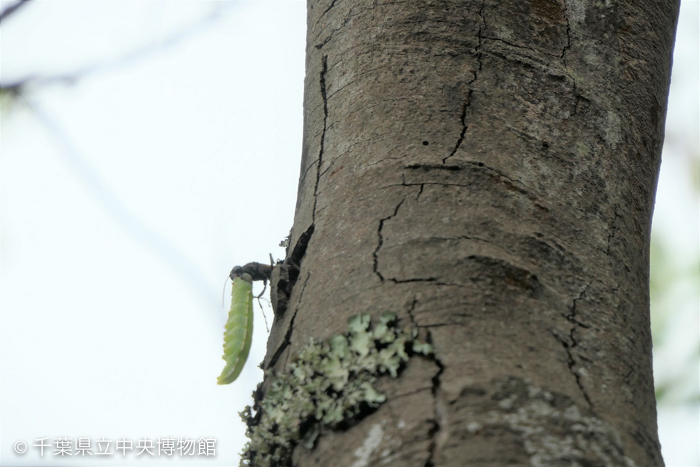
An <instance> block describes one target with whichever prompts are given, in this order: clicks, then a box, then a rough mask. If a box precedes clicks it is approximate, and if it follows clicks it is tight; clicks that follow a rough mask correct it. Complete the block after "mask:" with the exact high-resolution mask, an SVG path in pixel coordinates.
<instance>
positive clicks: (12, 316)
mask: <svg viewBox="0 0 700 467" xmlns="http://www.w3.org/2000/svg"><path fill="white" fill-rule="evenodd" d="M0 3H2V6H3V7H4V6H6V5H7V4H8V2H0ZM305 8H306V7H305V2H304V1H276V2H272V1H249V2H222V3H217V2H204V1H173V0H169V1H125V0H121V1H119V2H116V1H68V0H61V1H40V2H35V3H34V4H30V5H28V6H26V7H25V9H24V10H23V11H20V12H18V13H17V14H16V16H13V17H10V19H9V20H7V21H6V22H5V24H4V25H3V27H2V31H1V32H2V34H1V36H0V45H1V47H2V49H1V66H2V69H1V72H2V73H1V76H0V78H1V80H2V82H3V83H8V82H12V81H14V80H17V79H20V78H23V77H26V76H29V75H35V76H49V75H56V74H59V73H72V72H74V71H75V70H80V69H87V70H92V72H89V73H88V74H86V75H85V77H84V79H81V80H79V81H78V82H76V83H74V84H73V85H66V84H61V83H56V84H53V85H43V86H37V87H36V88H35V90H34V91H33V92H31V93H30V94H29V97H30V101H29V102H28V103H25V104H19V105H17V106H16V107H14V108H13V109H12V111H11V112H10V113H5V114H4V115H3V119H2V146H1V149H2V160H1V165H0V181H1V185H0V196H1V198H0V214H1V216H2V217H1V221H2V224H1V228H2V229H1V234H2V237H1V244H0V255H1V260H2V268H1V270H0V279H1V282H0V292H1V296H0V304H1V305H2V308H1V309H0V325H1V326H0V377H1V379H0V464H1V465H3V466H15V465H17V466H20V465H25V466H26V465H45V466H54V465H75V466H92V465H95V466H101V465H113V466H117V465H119V466H123V465H134V464H138V465H141V464H144V465H145V464H148V465H160V464H163V465H165V464H170V463H173V462H176V463H179V464H180V465H185V464H187V465H211V466H214V465H216V466H236V465H238V452H239V451H240V450H241V448H242V446H243V444H244V442H245V437H244V426H243V424H242V423H241V422H240V421H239V418H238V415H237V413H238V411H240V410H242V409H243V407H244V406H245V405H246V404H248V403H250V401H251V399H250V394H251V392H252V390H253V389H254V387H255V385H256V384H257V382H258V381H259V380H261V379H262V373H261V372H260V370H259V369H258V368H257V367H256V366H255V365H256V364H257V363H258V362H260V361H261V360H262V358H263V356H264V353H265V342H266V333H265V328H264V324H263V321H262V317H261V316H260V310H259V308H257V307H256V314H257V315H256V326H257V327H256V331H255V335H254V340H253V348H252V350H251V356H250V359H249V363H248V365H247V366H246V367H245V369H244V370H243V373H242V375H241V377H240V378H239V380H238V381H236V383H235V384H232V385H228V386H217V385H216V377H217V376H218V375H219V373H220V372H221V369H222V368H223V365H224V363H223V361H222V360H221V353H222V351H221V345H222V333H223V321H224V319H225V315H226V310H225V309H222V308H221V303H220V300H221V286H222V284H223V282H224V279H225V278H226V277H227V275H228V272H229V271H230V269H231V267H232V266H234V265H236V264H243V263H246V262H249V261H263V262H265V261H267V258H268V253H272V254H273V255H274V256H275V257H276V258H279V257H282V256H283V250H282V248H279V247H278V246H277V245H278V244H279V242H280V241H281V240H282V239H283V238H284V237H285V236H286V235H287V234H288V232H289V228H290V227H291V225H292V220H293V215H294V206H295V202H296V188H297V181H298V174H299V163H300V152H301V131H302V90H303V89H302V86H303V77H304V61H305V58H304V47H305V32H306V31H305V28H306V25H305V19H306V11H305ZM684 10H685V11H683V13H682V15H683V16H682V18H681V22H680V29H679V35H678V46H677V51H676V56H675V57H676V58H675V63H674V78H673V86H674V89H673V92H672V95H671V99H670V106H669V116H668V122H667V128H668V130H667V143H668V144H667V150H666V152H665V154H664V165H663V168H662V175H661V181H660V186H659V192H658V198H657V204H656V211H655V226H654V228H655V230H656V231H657V232H658V233H659V234H660V235H662V236H664V238H667V239H668V241H669V242H670V243H671V244H672V245H674V246H676V249H675V250H673V252H672V254H673V255H674V257H677V258H678V259H677V261H678V262H679V263H683V262H684V261H685V262H688V264H690V263H689V261H691V260H692V259H693V258H695V261H697V258H698V215H699V209H700V208H699V207H698V201H697V195H693V192H692V189H691V188H692V187H691V185H690V182H689V177H688V172H689V168H688V167H689V162H688V161H689V160H690V159H689V158H688V154H693V155H695V157H697V154H698V3H697V2H686V3H684ZM212 13H216V14H218V16H216V17H214V19H210V20H207V19H206V18H207V17H208V15H211V14H212ZM177 31H187V33H186V34H185V35H184V36H182V37H180V36H178V35H177V34H175V33H176V32H177ZM174 35H175V36H178V37H180V39H178V40H177V41H167V40H168V39H169V38H172V37H173V36H174ZM144 47H145V49H144ZM135 51H139V52H138V53H134V52H135ZM120 57H121V59H120ZM105 63H106V64H111V65H110V66H107V67H99V66H98V67H95V65H96V64H105ZM29 106H31V108H30V107H29ZM689 148H690V149H689ZM227 301H228V292H227ZM684 307H685V308H684V310H685V311H683V313H684V315H683V316H685V318H684V319H685V320H686V321H682V325H680V326H679V327H680V328H681V331H680V332H683V330H685V332H686V333H687V336H689V337H685V338H684V339H667V340H669V341H670V342H678V341H682V342H685V341H688V340H690V343H691V344H692V343H693V342H697V334H698V321H697V302H695V304H694V305H693V304H691V305H684ZM267 314H268V320H270V321H271V319H272V312H271V310H269V309H268V310H267ZM688 320H690V322H691V323H694V327H693V325H690V326H689V325H688ZM693 331H695V332H693ZM674 335H675V334H674ZM676 347H678V349H677V348H676ZM686 347H688V345H687V343H686V344H685V345H680V346H675V347H674V345H669V346H668V347H666V348H668V349H671V350H668V351H667V353H668V354H669V355H668V357H666V358H668V359H669V360H670V361H674V359H675V360H679V359H680V360H682V359H683V358H687V355H685V354H683V352H686V353H687V352H688V350H687V348H686ZM690 347H691V350H690V352H691V353H692V352H693V350H692V349H693V347H692V345H690ZM679 349H680V350H679ZM695 349H696V350H695V352H697V347H695ZM679 352H680V354H679ZM679 355H681V356H680V357H679ZM656 363H657V370H656V371H657V375H658V374H659V373H660V372H661V373H663V368H665V367H667V366H668V365H666V364H665V363H664V361H663V360H662V361H661V367H663V368H658V367H659V365H658V363H659V358H657V359H656ZM681 371H682V370H681ZM696 410H697V409H696ZM669 414H670V415H669ZM698 423H699V421H698V416H697V413H696V414H692V413H690V412H688V411H687V410H686V409H684V408H683V407H681V408H679V407H673V408H671V409H669V411H667V412H663V410H660V427H661V429H662V431H661V436H662V442H663V444H664V455H665V457H666V460H667V465H669V466H673V465H679V466H680V465H700V464H698V462H700V455H698V453H697V449H693V448H692V445H693V444H694V443H695V442H694V440H695V441H697V439H698V436H700V433H699V431H698ZM59 436H68V437H71V438H73V439H76V438H78V437H89V438H91V439H92V443H93V450H94V452H96V451H97V447H96V446H95V443H96V441H97V440H98V439H101V438H102V437H104V438H106V439H109V440H113V443H112V445H111V447H110V450H111V451H114V440H117V439H122V437H125V438H127V439H131V440H132V441H133V442H134V443H136V441H137V440H139V439H143V438H144V437H146V438H150V439H152V440H153V441H154V442H155V441H157V440H158V438H159V437H166V436H172V437H175V438H178V437H189V438H190V439H196V440H198V439H199V438H202V437H205V438H207V437H211V438H215V439H216V440H217V444H216V448H217V455H216V457H215V458H207V457H198V456H194V457H188V458H186V459H185V460H183V459H181V458H179V457H178V456H177V455H175V456H174V458H167V457H166V456H165V455H161V456H158V455H156V456H153V457H150V456H149V457H146V456H140V457H137V456H136V455H135V453H134V452H132V453H131V454H128V455H127V457H126V458H121V454H115V455H114V456H112V457H96V456H94V455H93V456H92V457H90V458H75V457H69V458H63V459H62V458H60V457H55V456H53V449H49V450H47V451H46V452H45V455H44V457H43V458H40V457H39V456H38V451H37V449H36V448H34V447H32V446H31V445H32V444H34V443H35V440H36V439H38V438H43V437H48V438H49V440H48V441H49V442H51V441H53V440H54V439H55V438H56V437H59ZM18 440H24V441H25V442H26V443H27V444H29V450H28V452H27V453H25V454H24V455H21V456H20V455H17V454H15V452H14V451H13V449H12V446H13V444H14V443H15V442H16V441H18ZM689 445H690V446H691V447H689ZM674 462H675V463H674Z"/></svg>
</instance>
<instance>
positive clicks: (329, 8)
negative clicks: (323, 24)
mask: <svg viewBox="0 0 700 467" xmlns="http://www.w3.org/2000/svg"><path fill="white" fill-rule="evenodd" d="M337 1H338V0H333V1H332V2H331V4H330V5H329V6H328V8H326V9H325V10H323V13H321V16H319V18H318V19H319V20H321V18H323V17H324V16H325V14H326V13H328V12H329V11H331V9H332V8H333V7H334V6H335V2H337Z"/></svg>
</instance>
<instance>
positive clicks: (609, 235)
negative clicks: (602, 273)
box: [605, 205, 621, 256]
mask: <svg viewBox="0 0 700 467" xmlns="http://www.w3.org/2000/svg"><path fill="white" fill-rule="evenodd" d="M613 209H614V214H615V217H613V220H612V222H611V223H610V230H611V232H610V233H609V234H608V242H607V243H608V245H607V247H606V248H605V254H606V255H607V256H610V244H611V243H612V239H613V238H615V233H616V232H617V231H618V230H619V227H615V224H616V223H617V220H618V219H619V218H620V217H621V216H620V214H618V212H617V205H615V206H614V208H613Z"/></svg>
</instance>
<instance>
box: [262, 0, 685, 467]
mask: <svg viewBox="0 0 700 467" xmlns="http://www.w3.org/2000/svg"><path fill="white" fill-rule="evenodd" d="M678 8H679V2H678V1H667V2H656V1H649V0H644V1H640V0H635V1H632V0H626V1H620V2H614V1H609V0H608V1H605V2H593V1H578V0H565V1H564V0H531V1H526V2H523V1H504V0H486V1H469V0H453V1H448V0H440V1H437V0H434V1H409V2H386V3H381V2H377V1H375V2H369V1H367V0H325V1H316V0H309V2H308V37H307V56H306V80H305V98H304V140H303V150H302V164H301V175H300V181H299V192H298V200H297V207H296V217H295V221H294V226H293V230H292V233H291V238H290V244H289V245H290V246H289V248H288V256H287V260H286V262H285V265H284V266H283V267H279V268H275V272H276V276H275V281H274V283H273V291H274V293H275V297H274V298H273V301H274V302H275V306H276V320H275V323H274V325H273V328H272V334H271V336H270V340H269V342H268V355H267V357H266V360H265V368H267V369H270V370H274V371H276V372H278V373H279V372H283V371H284V369H285V367H286V365H287V364H288V363H289V362H291V361H293V359H294V358H295V356H296V355H298V353H299V351H300V350H301V349H302V347H303V346H304V345H305V344H306V343H307V342H308V341H309V338H310V337H314V338H316V339H324V338H328V337H329V336H331V335H332V334H337V333H341V332H344V331H345V329H346V321H347V319H348V318H349V317H350V316H352V315H356V314H358V313H371V314H372V315H373V316H378V315H379V314H380V313H382V312H385V311H391V312H394V313H396V314H397V315H398V317H399V323H401V324H402V325H412V326H414V327H416V328H418V329H420V330H421V332H422V333H424V334H426V335H428V338H429V339H430V341H431V342H432V344H433V347H434V351H435V354H434V357H432V358H425V357H416V358H411V360H410V361H409V362H408V363H407V365H406V367H405V369H404V371H403V372H402V373H401V374H400V375H399V377H398V378H397V379H391V378H384V377H383V378H380V379H379V387H380V389H381V391H382V392H383V393H384V394H386V397H387V400H386V402H385V403H384V404H382V405H381V406H379V408H378V409H377V410H376V411H374V412H372V413H370V414H368V415H366V416H364V418H361V419H359V418H358V419H357V420H354V421H353V420H350V421H348V423H347V424H346V425H345V426H344V428H342V429H337V428H336V429H333V430H331V429H329V430H325V431H323V432H322V434H321V436H320V437H319V438H318V439H317V440H316V442H315V446H314V448H313V449H312V450H308V449H306V448H304V447H302V446H301V445H299V446H296V448H295V449H294V454H293V463H294V464H295V465H300V466H312V465H314V466H316V465H317V466H329V465H333V466H366V465H396V466H421V467H423V466H463V465H469V466H501V465H537V466H540V465H542V466H545V465H546V466H570V465H571V466H573V465H591V466H593V465H595V466H598V465H600V466H603V465H605V466H629V465H637V466H640V467H642V466H659V465H663V460H662V458H661V455H660V449H659V442H658V438H657V433H656V431H657V430H656V408H655V399H654V385H653V377H652V365H651V334H650V326H649V291H648V282H649V254H648V252H649V232H650V223H651V216H652V210H653V204H654V193H655V186H656V178H657V173H658V169H659V164H660V152H661V147H662V141H663V129H664V118H665V111H666V99H667V93H668V86H669V80H670V69H671V53H672V47H673V38H674V32H675V24H676V18H677V13H678ZM272 380H274V377H273V376H272V372H269V373H268V377H267V379H266V383H265V384H264V385H263V386H262V388H261V390H260V391H259V394H258V398H259V400H263V399H264V397H265V394H266V393H267V391H269V388H270V382H271V381H272ZM282 463H283V462H282Z"/></svg>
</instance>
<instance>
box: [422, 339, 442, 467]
mask: <svg viewBox="0 0 700 467" xmlns="http://www.w3.org/2000/svg"><path fill="white" fill-rule="evenodd" d="M428 342H430V343H431V344H432V338H431V335H430V331H428ZM432 360H433V362H435V365H436V366H437V367H438V372H437V373H436V374H435V376H433V378H432V380H431V381H432V383H433V386H432V388H431V393H432V394H433V413H434V414H435V418H434V419H433V426H432V427H431V428H430V430H428V436H429V437H430V446H428V460H426V461H425V467H434V466H435V450H436V448H437V441H436V439H435V438H436V437H437V433H438V432H439V431H440V429H441V428H442V427H441V426H440V421H439V420H440V414H439V413H438V412H439V411H438V404H437V392H438V390H439V389H440V383H441V381H440V377H441V376H442V374H443V373H444V371H445V365H444V364H443V363H442V361H441V360H440V359H439V358H438V356H437V354H436V353H435V349H434V348H433V358H432Z"/></svg>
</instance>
